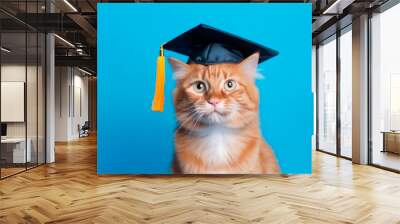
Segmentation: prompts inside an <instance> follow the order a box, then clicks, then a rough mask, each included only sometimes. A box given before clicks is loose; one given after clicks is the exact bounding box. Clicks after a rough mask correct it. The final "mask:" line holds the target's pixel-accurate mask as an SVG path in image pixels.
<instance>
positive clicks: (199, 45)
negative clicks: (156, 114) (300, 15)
mask: <svg viewBox="0 0 400 224" xmlns="http://www.w3.org/2000/svg"><path fill="white" fill-rule="evenodd" d="M164 49H166V50H170V51H174V52H177V53H180V54H183V55H187V56H189V60H188V63H197V64H203V65H212V64H221V63H239V62H241V61H242V60H243V59H245V58H247V57H248V56H250V55H252V54H254V53H255V52H259V54H260V57H259V61H258V63H262V62H263V61H265V60H268V59H270V58H272V57H274V56H276V55H278V52H277V51H275V50H273V49H271V48H268V47H265V46H263V45H261V44H258V43H255V42H253V41H250V40H247V39H244V38H242V37H239V36H237V35H235V34H231V33H228V32H225V31H222V30H219V29H217V28H214V27H211V26H208V25H204V24H200V25H198V26H196V27H194V28H192V29H190V30H188V31H186V32H184V33H183V34H181V35H179V36H177V37H175V38H174V39H172V40H170V41H168V42H166V43H165V44H163V45H162V46H161V47H160V56H159V57H158V60H157V79H156V90H155V95H154V100H153V106H152V110H153V111H163V106H164V82H165V67H164V61H165V59H164Z"/></svg>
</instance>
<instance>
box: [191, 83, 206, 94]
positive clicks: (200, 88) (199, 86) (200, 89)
mask: <svg viewBox="0 0 400 224" xmlns="http://www.w3.org/2000/svg"><path fill="white" fill-rule="evenodd" d="M192 86H193V90H194V91H195V92H196V93H204V92H205V91H207V85H206V83H205V82H203V81H196V82H194V83H193V85H192Z"/></svg>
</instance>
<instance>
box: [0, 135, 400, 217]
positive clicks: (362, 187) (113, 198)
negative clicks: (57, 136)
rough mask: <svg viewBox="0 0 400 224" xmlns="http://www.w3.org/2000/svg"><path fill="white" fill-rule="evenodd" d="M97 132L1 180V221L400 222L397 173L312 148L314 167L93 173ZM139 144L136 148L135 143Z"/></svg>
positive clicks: (399, 192) (58, 146) (63, 145)
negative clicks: (284, 171) (293, 171)
mask: <svg viewBox="0 0 400 224" xmlns="http://www.w3.org/2000/svg"><path fill="white" fill-rule="evenodd" d="M96 145H97V142H96V138H94V137H89V138H83V139H81V140H79V141H76V142H70V143H68V144H57V146H56V163H54V164H49V165H44V166H40V167H38V168H35V169H32V170H29V171H27V172H24V173H21V174H19V175H16V176H13V177H10V178H7V179H4V180H2V181H0V223H385V224H386V223H399V220H400V213H399V211H400V200H397V199H398V198H400V175H399V174H396V173H393V172H389V171H385V170H382V169H378V168H375V167H371V166H361V165H355V164H352V163H351V162H350V161H348V160H345V159H340V158H337V157H334V156H331V155H327V154H325V153H319V152H314V155H313V174H312V175H290V176H288V177H282V176H266V175H234V176H230V175H228V176H223V175H222V176H211V175H208V176H207V175H205V176H204V175H203V176H195V175H192V176H185V177H183V176H173V175H171V176H166V175H160V176H146V175H101V176H99V175H97V173H96V153H97V146H96ZM138 150H139V149H138Z"/></svg>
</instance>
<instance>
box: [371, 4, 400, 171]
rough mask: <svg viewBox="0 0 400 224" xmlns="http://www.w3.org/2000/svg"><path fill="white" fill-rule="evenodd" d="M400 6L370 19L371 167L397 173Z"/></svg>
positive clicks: (399, 154)
mask: <svg viewBox="0 0 400 224" xmlns="http://www.w3.org/2000/svg"><path fill="white" fill-rule="evenodd" d="M399 21H400V4H398V5H396V6H394V7H392V8H390V9H388V10H386V11H384V12H382V13H379V14H375V15H373V17H372V18H371V41H372V43H371V45H372V49H371V52H372V54H371V60H372V61H371V66H372V71H371V102H370V104H371V107H370V108H371V111H370V114H371V115H370V116H371V121H372V123H371V130H370V132H371V140H372V149H371V154H370V160H371V162H372V164H375V165H378V166H383V167H386V168H390V169H395V170H400V132H399V131H400V63H399V58H400V42H399V40H400V33H399V32H398V22H399Z"/></svg>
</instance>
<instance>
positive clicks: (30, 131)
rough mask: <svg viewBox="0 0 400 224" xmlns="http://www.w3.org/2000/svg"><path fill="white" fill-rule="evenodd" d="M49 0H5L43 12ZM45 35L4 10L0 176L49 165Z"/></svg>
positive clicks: (0, 21) (0, 24) (0, 19)
mask: <svg viewBox="0 0 400 224" xmlns="http://www.w3.org/2000/svg"><path fill="white" fill-rule="evenodd" d="M43 5H44V1H6V2H5V1H1V2H0V7H6V8H8V9H14V10H16V11H15V13H19V14H21V13H26V12H28V13H42V12H43ZM45 44H46V39H45V34H44V33H41V32H40V31H39V30H36V29H35V28H34V27H31V26H30V25H28V24H25V23H24V22H21V21H20V20H18V19H16V18H14V17H13V14H12V13H10V14H5V13H3V12H2V11H0V47H1V54H0V67H1V69H0V72H1V73H0V82H1V85H0V93H1V97H0V102H1V104H0V112H1V113H0V121H1V144H0V178H1V179H3V178H5V177H8V176H10V175H13V174H16V173H19V172H22V171H25V170H27V169H29V168H33V167H36V166H37V165H39V164H43V163H45V93H46V90H45V88H46V85H45V59H46V52H45Z"/></svg>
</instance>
